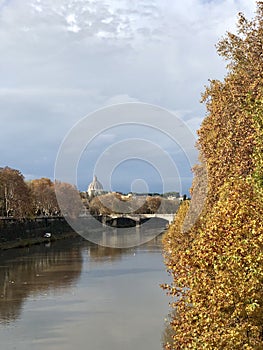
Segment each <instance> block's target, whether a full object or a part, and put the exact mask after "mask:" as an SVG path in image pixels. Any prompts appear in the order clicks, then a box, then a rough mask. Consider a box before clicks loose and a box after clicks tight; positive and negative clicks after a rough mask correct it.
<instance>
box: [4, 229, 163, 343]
mask: <svg viewBox="0 0 263 350" xmlns="http://www.w3.org/2000/svg"><path fill="white" fill-rule="evenodd" d="M161 249H162V247H161V237H160V236H159V237H157V238H155V239H154V240H152V241H150V242H148V243H146V244H144V245H141V246H139V247H135V248H129V249H120V248H119V249H114V248H106V247H102V246H98V245H96V244H93V243H90V242H88V241H86V240H84V239H83V238H81V237H80V238H77V239H66V240H63V241H57V242H53V243H51V244H50V243H49V244H46V245H44V244H43V245H39V246H32V247H29V248H23V249H12V250H9V251H2V252H0V340H1V349H3V350H13V349H18V350H31V349H32V350H74V349H76V350H84V349H85V350H86V349H88V350H124V349H125V350H134V349H138V350H141V349H143V350H160V349H161V348H162V346H161V337H162V332H163V329H164V318H165V317H166V315H167V313H168V303H169V299H168V298H167V296H166V295H165V292H164V291H163V290H162V289H161V288H160V287H159V284H160V283H166V282H168V281H169V277H168V276H167V273H166V271H165V267H164V264H163V257H162V252H161Z"/></svg>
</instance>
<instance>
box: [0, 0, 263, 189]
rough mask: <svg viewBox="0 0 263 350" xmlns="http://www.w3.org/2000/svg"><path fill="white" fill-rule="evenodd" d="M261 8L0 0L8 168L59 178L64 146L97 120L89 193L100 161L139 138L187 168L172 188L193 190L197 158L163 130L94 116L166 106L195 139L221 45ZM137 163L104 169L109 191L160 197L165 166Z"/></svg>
mask: <svg viewBox="0 0 263 350" xmlns="http://www.w3.org/2000/svg"><path fill="white" fill-rule="evenodd" d="M255 9H256V1H254V0H222V1H219V0H214V1H213V0H184V1H179V0H174V1H168V0H141V1H128V0H99V1H96V0H56V1H52V0H45V1H44V0H43V1H42V0H0V50H1V55H0V72H1V80H0V121H1V128H0V154H1V158H0V166H9V167H12V168H15V169H19V170H20V171H21V172H22V173H23V174H24V175H25V178H26V179H34V178H40V177H49V178H51V179H54V176H55V175H54V169H55V165H56V159H57V156H58V152H59V149H60V147H61V144H62V143H63V140H64V139H65V137H66V135H69V134H70V133H71V130H72V129H74V127H75V125H76V123H78V122H79V121H80V120H81V119H83V118H85V117H86V116H89V122H90V125H92V124H94V125H96V126H97V127H98V128H97V129H98V130H100V132H97V133H96V135H94V138H93V139H92V141H91V142H90V143H89V144H88V145H87V147H86V148H85V150H84V151H83V152H82V153H81V154H80V155H79V163H78V167H77V169H76V172H77V186H78V187H79V188H80V189H81V190H84V189H86V188H87V186H88V184H89V183H90V181H91V180H92V177H93V175H94V172H95V170H96V167H95V165H96V162H97V160H98V158H100V157H101V156H104V154H105V152H106V153H107V151H108V150H109V149H111V150H112V151H113V150H114V146H116V145H119V143H120V142H123V141H125V140H126V141H127V140H129V139H130V138H131V135H133V137H134V138H137V139H140V140H141V141H143V140H144V141H145V140H146V141H147V140H148V145H153V144H154V145H155V146H156V145H157V146H159V148H160V149H161V151H162V152H163V153H164V154H165V155H168V156H169V157H171V159H172V160H173V162H174V163H175V166H176V168H177V169H179V170H178V174H176V175H173V176H170V179H169V181H168V180H167V181H168V182H169V183H168V185H167V186H166V189H168V190H171V191H177V190H178V183H179V182H180V183H181V185H180V186H181V187H180V186H179V187H180V188H179V190H180V192H187V191H188V189H189V187H190V185H191V176H192V175H191V171H190V167H189V164H188V163H189V162H188V163H187V162H184V161H183V158H184V157H183V153H184V150H181V153H180V151H179V150H178V145H177V144H176V142H174V141H176V140H173V142H172V141H171V140H170V139H169V138H168V137H167V135H166V134H165V133H164V132H163V130H162V127H159V129H158V130H152V129H151V130H150V128H149V127H148V128H146V129H145V127H143V126H138V125H135V126H129V125H126V126H120V127H116V125H112V127H111V128H109V129H107V130H104V126H103V124H104V123H103V120H102V119H101V118H97V119H96V113H95V115H94V111H97V110H98V109H103V108H106V110H107V108H108V107H107V106H112V105H115V104H119V103H122V104H125V103H131V102H134V103H136V102H138V103H140V102H142V103H147V104H150V105H154V106H159V107H160V108H162V109H164V110H167V111H170V112H171V113H173V114H174V115H175V116H176V117H175V118H179V119H180V120H182V121H183V122H184V123H185V125H186V127H189V128H190V129H191V130H192V133H193V135H194V136H193V137H195V135H196V130H197V129H198V127H199V126H200V123H201V122H202V120H203V118H204V117H205V107H204V106H203V105H201V104H200V102H199V101H200V96H201V93H202V91H204V86H205V85H207V84H208V79H223V77H224V75H225V74H226V70H225V66H226V62H224V61H223V60H222V58H220V57H219V56H218V55H217V52H216V48H215V44H216V43H217V42H218V40H219V39H220V38H222V36H224V34H225V33H226V32H227V31H231V32H235V30H236V21H237V13H238V12H240V11H241V12H243V13H244V14H245V15H246V16H247V17H248V18H251V17H252V16H253V15H254V12H255ZM105 118H111V117H110V116H109V117H107V115H106V117H105ZM119 118H121V116H119ZM143 119H144V117H143V116H142V120H143ZM131 121H132V120H131ZM164 129H165V125H164ZM129 142H130V143H132V142H133V141H129ZM138 145H139V144H138ZM155 146H154V147H155ZM157 146H156V147H157ZM138 147H139V146H138ZM115 148H116V147H115ZM142 148H144V147H142ZM146 148H147V147H146ZM114 152H116V149H115V150H114ZM153 152H155V148H153ZM135 153H136V152H135ZM156 154H158V152H157V153H156ZM160 154H161V153H160ZM129 157H130V158H129V159H128V157H127V159H124V158H123V160H122V162H120V163H116V164H113V168H112V169H110V170H109V169H107V167H106V166H105V169H107V174H106V175H107V176H108V178H109V181H108V183H109V184H110V185H107V186H110V188H108V187H107V186H106V185H105V187H107V189H111V190H118V191H123V192H129V191H130V190H131V189H133V190H138V191H140V190H141V191H144V190H149V191H150V192H162V190H163V187H162V179H163V177H167V174H166V173H165V171H164V170H163V169H162V168H160V167H159V165H158V166H157V165H156V164H159V163H158V161H157V160H156V162H157V163H156V164H155V161H153V162H152V163H151V162H148V161H147V160H145V159H144V158H143V157H142V159H140V157H138V156H136V157H137V158H136V157H135V158H136V159H135V158H132V157H131V156H129ZM102 158H103V157H102ZM156 158H157V157H156ZM103 159H104V162H107V161H108V160H107V158H105V157H104V158H103ZM109 163H110V161H109ZM105 165H106V163H105ZM101 168H102V170H101V171H102V173H103V171H104V170H103V167H101ZM105 172H106V170H105ZM163 173H165V175H163ZM104 175H105V174H104ZM98 177H99V176H98ZM178 177H179V178H180V181H179V182H178V181H177V180H178ZM175 178H176V179H177V180H176V179H175ZM103 185H104V183H103Z"/></svg>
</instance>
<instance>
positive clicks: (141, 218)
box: [102, 213, 175, 226]
mask: <svg viewBox="0 0 263 350" xmlns="http://www.w3.org/2000/svg"><path fill="white" fill-rule="evenodd" d="M174 215H175V214H161V213H154V214H130V213H127V214H122V213H120V214H111V215H107V216H103V217H102V223H105V224H106V220H107V218H111V219H129V220H133V221H134V222H135V223H136V226H138V225H140V224H141V223H143V222H144V221H146V220H149V219H151V218H157V219H162V220H165V221H167V224H171V223H172V222H173V220H174Z"/></svg>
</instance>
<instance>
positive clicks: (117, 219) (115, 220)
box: [75, 213, 174, 248]
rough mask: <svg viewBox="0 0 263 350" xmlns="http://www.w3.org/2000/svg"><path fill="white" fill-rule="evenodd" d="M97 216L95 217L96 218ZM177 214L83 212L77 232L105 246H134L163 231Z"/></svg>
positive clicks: (77, 224)
mask: <svg viewBox="0 0 263 350" xmlns="http://www.w3.org/2000/svg"><path fill="white" fill-rule="evenodd" d="M94 219H95V220H94ZM173 219H174V214H161V213H154V214H133V213H125V214H123V213H119V214H110V215H94V216H93V215H91V214H89V215H87V214H86V215H83V216H81V217H79V218H78V220H77V221H76V222H75V225H76V229H77V232H78V233H80V234H81V235H82V236H83V237H84V238H85V239H87V240H89V241H91V242H94V243H97V244H99V245H102V246H108V247H115V248H116V247H117V248H128V247H134V246H137V245H140V244H143V243H145V242H148V241H149V240H151V239H153V238H155V237H157V236H158V235H159V234H162V233H163V232H164V231H165V230H166V229H167V226H168V224H170V223H171V222H172V221H173Z"/></svg>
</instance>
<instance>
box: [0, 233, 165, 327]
mask: <svg viewBox="0 0 263 350" xmlns="http://www.w3.org/2000/svg"><path fill="white" fill-rule="evenodd" d="M160 240H161V238H160V236H159V237H156V238H155V239H154V240H152V241H151V242H148V243H146V244H144V245H143V247H140V251H143V250H144V249H146V250H147V251H149V252H153V251H155V250H156V251H159V250H160V246H159V244H160ZM136 249H137V248H126V249H121V248H110V247H104V246H99V245H96V244H94V243H91V242H88V241H86V240H84V239H83V238H81V237H80V238H79V239H74V240H69V239H68V240H65V241H59V242H54V243H52V244H47V245H39V246H33V247H29V248H23V249H14V250H9V251H2V252H1V253H0V323H10V322H13V321H15V320H16V319H17V318H19V317H20V313H21V309H22V306H23V303H24V301H25V300H26V299H27V298H29V297H32V296H38V295H46V294H48V293H49V292H50V291H53V292H54V291H58V292H59V291H60V290H67V289H69V288H72V287H73V286H75V285H76V284H77V282H78V279H79V278H80V275H81V272H82V268H83V262H84V260H88V261H89V262H90V264H91V265H94V264H96V266H99V264H100V263H102V264H105V262H114V261H117V260H119V259H121V257H122V256H123V255H125V254H128V253H129V254H132V253H134V254H135V253H136Z"/></svg>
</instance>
